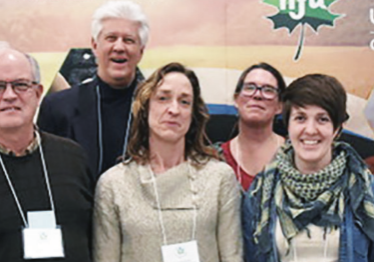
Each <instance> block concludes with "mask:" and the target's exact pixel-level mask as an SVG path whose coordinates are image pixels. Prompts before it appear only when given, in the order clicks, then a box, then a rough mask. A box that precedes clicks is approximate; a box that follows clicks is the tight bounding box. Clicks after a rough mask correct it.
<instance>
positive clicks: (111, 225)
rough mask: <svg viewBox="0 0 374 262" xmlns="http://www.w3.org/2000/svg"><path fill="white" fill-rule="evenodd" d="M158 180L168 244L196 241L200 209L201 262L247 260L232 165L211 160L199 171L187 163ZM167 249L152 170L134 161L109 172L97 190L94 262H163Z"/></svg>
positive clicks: (104, 175) (199, 248) (238, 198)
mask: <svg viewBox="0 0 374 262" xmlns="http://www.w3.org/2000/svg"><path fill="white" fill-rule="evenodd" d="M190 170H191V172H190ZM190 180H191V181H192V183H193V188H194V189H195V190H191V185H190ZM156 181H157V188H158V194H159V199H160V204H161V210H162V216H163V221H164V226H165V231H166V237H167V244H176V243H180V242H187V241H190V240H191V235H192V233H191V232H192V227H193V223H192V221H193V214H194V212H193V210H194V209H193V206H194V205H195V206H196V207H197V219H196V222H197V225H196V232H195V235H196V237H195V240H197V243H198V252H199V256H200V261H201V262H219V261H222V262H240V261H242V234H241V227H240V192H239V187H238V183H237V181H236V179H235V176H234V173H233V171H232V169H231V167H230V166H228V165H227V164H225V163H223V162H218V161H216V160H210V161H209V162H207V164H206V165H205V166H203V167H202V168H199V169H197V168H195V167H193V166H191V168H189V167H188V164H187V162H185V163H182V164H180V165H179V166H177V167H174V168H172V169H169V170H167V171H166V172H165V173H162V174H158V175H156ZM162 245H163V236H162V233H161V226H160V221H159V217H158V209H157V202H156V198H155V190H154V184H153V182H152V176H151V171H150V168H149V166H148V165H145V166H143V165H138V164H136V163H135V162H134V161H133V162H131V163H129V164H126V165H125V164H122V163H121V164H118V165H116V166H114V167H113V168H111V169H110V170H108V171H107V172H106V173H104V174H103V175H102V176H101V178H100V180H99V182H98V185H97V188H96V197H95V211H94V245H93V248H94V252H93V253H94V261H96V262H119V261H121V262H125V261H130V262H162V255H161V246H162Z"/></svg>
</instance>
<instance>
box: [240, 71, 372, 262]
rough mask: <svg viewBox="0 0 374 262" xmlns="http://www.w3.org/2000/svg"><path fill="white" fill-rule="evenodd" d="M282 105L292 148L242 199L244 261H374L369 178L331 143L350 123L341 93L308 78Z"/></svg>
mask: <svg viewBox="0 0 374 262" xmlns="http://www.w3.org/2000/svg"><path fill="white" fill-rule="evenodd" d="M282 101H283V113H282V115H283V121H284V123H285V126H286V127H287V130H288V134H289V140H290V143H288V142H287V143H286V144H284V145H283V146H282V147H281V149H280V150H279V151H278V153H277V155H276V157H275V160H274V161H272V162H271V163H270V164H269V165H267V166H266V168H265V170H264V172H261V173H260V174H258V175H257V176H256V179H255V181H254V182H253V184H252V186H251V188H250V191H248V192H247V194H246V195H245V197H244V201H243V206H242V220H243V234H244V240H245V248H244V249H245V258H246V261H247V262H252V261H257V262H274V261H278V262H296V261H304V262H315V261H319V262H372V261H374V245H373V244H374V197H373V191H374V179H373V178H374V177H373V176H372V175H371V173H370V171H369V170H368V168H367V166H366V165H365V163H364V162H363V160H362V159H361V157H360V156H359V155H358V153H357V152H356V151H355V150H354V149H353V148H352V147H351V146H350V145H349V144H346V143H344V142H338V141H336V138H337V136H338V135H339V133H340V132H341V130H342V125H343V123H344V122H345V121H346V120H347V118H348V115H347V113H346V101H347V95H346V92H345V90H344V88H343V86H342V85H341V83H339V81H338V80H337V79H335V78H334V77H331V76H327V75H321V74H313V75H306V76H304V77H301V78H299V79H297V80H295V81H294V82H292V83H291V85H290V86H289V87H288V88H287V89H286V91H285V92H284V94H283V98H282Z"/></svg>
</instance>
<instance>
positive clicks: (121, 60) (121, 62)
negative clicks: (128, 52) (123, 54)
mask: <svg viewBox="0 0 374 262" xmlns="http://www.w3.org/2000/svg"><path fill="white" fill-rule="evenodd" d="M110 61H112V62H114V63H116V64H124V63H126V62H127V59H126V58H123V59H121V58H112V59H110Z"/></svg>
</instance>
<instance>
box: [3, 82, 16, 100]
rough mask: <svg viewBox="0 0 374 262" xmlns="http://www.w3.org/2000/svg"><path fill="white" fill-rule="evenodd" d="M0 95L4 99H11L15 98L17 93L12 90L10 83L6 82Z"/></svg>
mask: <svg viewBox="0 0 374 262" xmlns="http://www.w3.org/2000/svg"><path fill="white" fill-rule="evenodd" d="M2 97H3V99H5V100H13V99H16V98H17V94H16V93H15V92H14V90H13V88H12V86H11V84H10V83H6V87H5V90H4V93H3V95H2Z"/></svg>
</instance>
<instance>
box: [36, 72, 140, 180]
mask: <svg viewBox="0 0 374 262" xmlns="http://www.w3.org/2000/svg"><path fill="white" fill-rule="evenodd" d="M143 79H144V78H143V76H142V74H141V73H140V71H139V70H138V71H137V74H136V84H137V83H138V82H140V81H142V80H143ZM99 81H100V80H99V79H98V78H97V77H95V78H94V79H93V80H92V81H90V82H88V83H84V84H81V85H79V86H77V87H72V88H69V89H66V90H63V91H60V92H57V93H53V94H51V95H48V96H46V97H45V98H44V99H43V102H42V104H41V106H40V111H39V117H38V121H37V125H38V126H39V128H40V129H41V130H43V131H46V132H49V133H52V134H55V135H58V136H63V137H67V138H70V139H72V140H74V141H76V142H78V144H80V145H81V146H82V147H83V149H85V151H86V154H87V156H88V161H89V165H90V168H91V169H92V170H93V172H94V173H97V176H98V175H100V174H101V173H102V172H103V171H105V170H102V169H101V170H99V169H100V168H99V166H100V153H102V154H105V152H100V146H99V134H98V133H99V127H98V106H97V105H98V99H97V94H96V87H97V86H98V82H99ZM132 95H133V92H132V93H131V96H132ZM129 99H132V97H130V98H129ZM126 110H127V112H130V110H131V105H130V103H129V106H128V107H127V108H126ZM119 141H123V137H121V138H119ZM120 146H121V147H122V145H120ZM115 161H116V160H115V159H113V165H114V164H115Z"/></svg>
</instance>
